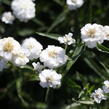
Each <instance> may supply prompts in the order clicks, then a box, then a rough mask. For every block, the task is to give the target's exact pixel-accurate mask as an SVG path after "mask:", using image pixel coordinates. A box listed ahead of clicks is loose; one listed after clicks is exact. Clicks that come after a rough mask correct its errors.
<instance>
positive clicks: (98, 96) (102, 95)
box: [91, 80, 109, 103]
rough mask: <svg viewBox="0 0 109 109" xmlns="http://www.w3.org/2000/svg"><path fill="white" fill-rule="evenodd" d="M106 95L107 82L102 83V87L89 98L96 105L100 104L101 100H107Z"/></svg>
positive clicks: (108, 88) (108, 84) (107, 91)
mask: <svg viewBox="0 0 109 109" xmlns="http://www.w3.org/2000/svg"><path fill="white" fill-rule="evenodd" d="M107 94H109V81H108V80H106V81H104V85H103V87H102V89H101V88H98V89H97V90H95V92H94V93H92V95H91V97H92V98H93V99H94V101H95V102H96V103H101V101H102V100H106V99H107Z"/></svg>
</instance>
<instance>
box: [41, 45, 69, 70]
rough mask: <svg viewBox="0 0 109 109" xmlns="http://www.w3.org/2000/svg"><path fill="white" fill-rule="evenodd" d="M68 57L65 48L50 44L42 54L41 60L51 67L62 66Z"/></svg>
mask: <svg viewBox="0 0 109 109" xmlns="http://www.w3.org/2000/svg"><path fill="white" fill-rule="evenodd" d="M67 58H68V57H67V56H66V55H65V50H64V49H63V48H61V47H58V46H54V45H49V46H48V47H47V48H46V49H45V50H43V51H42V52H41V55H40V61H41V62H43V63H44V66H46V67H49V68H56V67H60V66H62V65H63V64H65V63H66V61H67Z"/></svg>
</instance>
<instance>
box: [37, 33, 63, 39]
mask: <svg viewBox="0 0 109 109" xmlns="http://www.w3.org/2000/svg"><path fill="white" fill-rule="evenodd" d="M36 34H38V35H40V36H44V37H47V38H50V39H54V40H57V39H58V37H61V35H59V34H49V33H40V32H36Z"/></svg>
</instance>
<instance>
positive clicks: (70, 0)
mask: <svg viewBox="0 0 109 109" xmlns="http://www.w3.org/2000/svg"><path fill="white" fill-rule="evenodd" d="M66 3H67V5H68V8H69V9H70V10H75V9H77V8H80V7H81V6H82V5H83V3H84V0H67V1H66Z"/></svg>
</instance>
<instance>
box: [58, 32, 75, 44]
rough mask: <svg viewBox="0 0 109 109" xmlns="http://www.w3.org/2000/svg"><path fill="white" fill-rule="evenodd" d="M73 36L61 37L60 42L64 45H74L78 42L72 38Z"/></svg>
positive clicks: (70, 34)
mask: <svg viewBox="0 0 109 109" xmlns="http://www.w3.org/2000/svg"><path fill="white" fill-rule="evenodd" d="M72 36H73V34H72V33H68V34H65V36H63V37H59V38H58V41H59V42H60V43H62V44H67V45H71V44H74V43H75V42H76V41H75V39H73V38H72Z"/></svg>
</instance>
